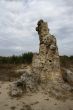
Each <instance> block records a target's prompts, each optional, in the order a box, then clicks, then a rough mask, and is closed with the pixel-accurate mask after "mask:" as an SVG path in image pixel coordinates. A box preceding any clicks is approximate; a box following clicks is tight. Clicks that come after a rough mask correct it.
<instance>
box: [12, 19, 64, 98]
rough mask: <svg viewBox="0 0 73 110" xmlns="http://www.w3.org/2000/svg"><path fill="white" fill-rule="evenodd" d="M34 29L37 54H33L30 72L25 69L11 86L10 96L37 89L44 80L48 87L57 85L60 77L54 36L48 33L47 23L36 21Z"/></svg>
mask: <svg viewBox="0 0 73 110" xmlns="http://www.w3.org/2000/svg"><path fill="white" fill-rule="evenodd" d="M36 31H37V32H38V34H39V40H40V48H39V54H35V55H34V56H33V60H32V67H31V70H30V72H27V71H25V72H24V74H23V75H22V76H21V78H20V79H19V80H17V81H15V82H14V84H13V86H11V92H10V93H11V95H12V96H17V95H22V93H23V91H26V92H27V91H34V90H37V89H38V86H39V85H40V84H41V86H42V85H43V84H45V82H46V85H48V88H50V86H51V87H52V86H53V87H59V85H58V84H59V83H58V82H59V81H61V80H60V79H61V78H62V77H61V74H60V61H59V54H58V47H57V44H56V38H55V37H54V36H53V35H51V34H50V33H49V29H48V24H47V23H46V22H44V21H43V20H40V21H39V22H38V24H37V27H36ZM50 81H51V83H50ZM48 82H49V83H48ZM55 85H56V86H55Z"/></svg>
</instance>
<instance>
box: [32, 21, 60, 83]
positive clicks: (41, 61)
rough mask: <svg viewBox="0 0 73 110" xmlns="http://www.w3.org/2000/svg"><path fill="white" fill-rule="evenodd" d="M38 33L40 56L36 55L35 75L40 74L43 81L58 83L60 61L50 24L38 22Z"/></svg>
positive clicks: (34, 58)
mask: <svg viewBox="0 0 73 110" xmlns="http://www.w3.org/2000/svg"><path fill="white" fill-rule="evenodd" d="M36 31H37V32H38V35H39V40H40V44H39V45H40V46H39V54H38V55H34V57H33V61H32V68H33V71H34V73H36V74H40V76H41V80H42V81H45V80H48V81H49V80H52V81H54V82H55V81H57V80H59V79H60V78H61V73H60V60H59V53H58V47H57V43H56V38H55V36H53V35H51V34H50V33H49V29H48V24H47V22H44V21H43V20H40V21H38V23H37V27H36Z"/></svg>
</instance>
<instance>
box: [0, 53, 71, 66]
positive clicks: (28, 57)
mask: <svg viewBox="0 0 73 110" xmlns="http://www.w3.org/2000/svg"><path fill="white" fill-rule="evenodd" d="M32 58H33V53H32V52H28V53H23V54H22V55H19V56H15V55H13V56H8V57H3V56H0V64H22V63H23V64H30V63H32ZM60 63H61V66H66V67H67V66H69V65H70V64H73V56H66V55H64V56H60Z"/></svg>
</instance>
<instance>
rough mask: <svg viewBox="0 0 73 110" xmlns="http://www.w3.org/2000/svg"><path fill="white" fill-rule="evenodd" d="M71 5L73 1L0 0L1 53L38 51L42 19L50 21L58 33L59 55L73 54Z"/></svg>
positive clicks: (53, 31) (54, 30)
mask: <svg viewBox="0 0 73 110" xmlns="http://www.w3.org/2000/svg"><path fill="white" fill-rule="evenodd" d="M72 4H73V1H72V0H0V50H1V52H0V55H11V54H18V53H22V52H25V51H35V52H36V51H38V50H39V49H38V47H39V46H38V45H39V40H38V39H39V38H38V37H37V32H36V31H35V27H36V24H37V21H38V20H39V19H44V20H45V21H47V22H48V26H49V28H50V29H51V33H52V34H55V35H56V38H57V40H58V46H59V52H60V54H67V55H70V54H73V52H72V50H71V49H72V48H73V31H72V29H73V7H72ZM69 39H70V40H69ZM69 44H70V45H69ZM70 46H71V47H70ZM2 49H3V50H2ZM11 49H12V51H11ZM5 50H6V51H5ZM9 51H10V53H9ZM4 52H5V53H4Z"/></svg>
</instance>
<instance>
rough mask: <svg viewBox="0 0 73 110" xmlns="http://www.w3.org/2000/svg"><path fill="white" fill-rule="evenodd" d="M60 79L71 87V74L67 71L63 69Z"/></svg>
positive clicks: (72, 76) (72, 73)
mask: <svg viewBox="0 0 73 110" xmlns="http://www.w3.org/2000/svg"><path fill="white" fill-rule="evenodd" d="M62 77H63V79H64V81H65V82H68V84H70V85H72V86H73V72H72V71H71V70H69V69H63V73H62Z"/></svg>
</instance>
